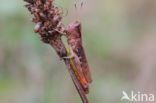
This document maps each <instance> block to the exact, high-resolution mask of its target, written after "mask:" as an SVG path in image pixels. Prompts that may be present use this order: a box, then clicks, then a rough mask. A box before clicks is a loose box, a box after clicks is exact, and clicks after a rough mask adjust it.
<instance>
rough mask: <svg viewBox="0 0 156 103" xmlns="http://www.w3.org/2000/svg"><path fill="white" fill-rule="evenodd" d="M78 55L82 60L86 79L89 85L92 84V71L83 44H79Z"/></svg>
mask: <svg viewBox="0 0 156 103" xmlns="http://www.w3.org/2000/svg"><path fill="white" fill-rule="evenodd" d="M76 53H77V55H78V57H79V59H80V62H81V67H82V70H83V73H84V75H85V78H86V80H87V82H88V83H91V82H92V77H91V73H90V69H89V65H88V61H87V58H86V55H85V51H84V48H83V46H82V42H79V46H78V47H77V52H76Z"/></svg>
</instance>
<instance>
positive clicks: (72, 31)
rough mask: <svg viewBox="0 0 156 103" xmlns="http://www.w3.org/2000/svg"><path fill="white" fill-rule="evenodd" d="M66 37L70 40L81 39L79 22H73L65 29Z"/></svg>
mask: <svg viewBox="0 0 156 103" xmlns="http://www.w3.org/2000/svg"><path fill="white" fill-rule="evenodd" d="M66 30H67V32H68V36H69V37H70V38H73V39H74V38H81V22H80V21H75V22H73V23H71V24H69V26H68V27H67V29H66Z"/></svg>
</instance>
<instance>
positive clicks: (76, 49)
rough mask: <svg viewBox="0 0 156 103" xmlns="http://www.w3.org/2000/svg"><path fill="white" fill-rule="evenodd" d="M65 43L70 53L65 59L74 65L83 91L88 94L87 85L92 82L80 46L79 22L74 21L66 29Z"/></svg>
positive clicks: (81, 46) (83, 52)
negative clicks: (68, 59)
mask: <svg viewBox="0 0 156 103" xmlns="http://www.w3.org/2000/svg"><path fill="white" fill-rule="evenodd" d="M65 32H66V35H65V36H66V37H67V42H68V45H69V48H70V51H71V55H70V56H68V57H65V58H70V61H71V64H72V63H73V64H72V65H74V66H75V67H74V70H75V72H76V75H77V77H78V79H79V81H80V83H81V85H82V87H83V89H84V91H85V93H86V94H87V93H89V85H88V83H91V82H92V77H91V73H90V69H89V66H88V61H87V58H86V55H85V51H84V48H83V45H82V36H81V23H80V21H78V20H77V21H75V22H73V23H71V24H69V26H68V27H67V29H66V31H65Z"/></svg>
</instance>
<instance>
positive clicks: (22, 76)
mask: <svg viewBox="0 0 156 103" xmlns="http://www.w3.org/2000/svg"><path fill="white" fill-rule="evenodd" d="M0 1H1V4H0V103H81V100H80V97H79V95H78V93H77V91H76V89H75V87H74V85H73V83H72V80H71V78H70V75H69V73H68V71H67V69H66V67H65V65H64V63H63V61H60V59H59V58H58V56H57V55H56V53H55V51H54V50H53V49H52V48H51V47H50V46H49V45H47V44H44V43H42V42H41V41H40V40H39V38H38V36H37V34H35V33H34V32H33V28H34V23H32V22H31V21H30V19H31V18H32V15H30V13H29V12H28V10H27V9H26V8H25V7H24V4H26V3H25V2H23V1H22V0H0ZM81 1H83V0H81ZM81 1H80V0H79V1H78V3H79V2H81ZM83 2H84V5H83V8H82V10H81V11H80V13H79V14H80V20H81V22H82V32H83V43H84V48H85V50H86V54H87V57H88V62H89V65H90V69H91V72H92V76H93V82H92V84H91V85H90V93H89V95H88V99H89V100H90V103H125V102H126V101H121V100H120V98H121V97H122V91H123V90H124V91H126V92H127V93H128V94H130V92H131V91H135V92H136V93H137V92H138V91H139V92H141V93H153V94H155V96H156V80H155V79H156V0H84V1H83ZM74 3H75V0H56V3H55V4H56V5H58V6H59V7H61V8H63V9H65V10H66V9H67V10H68V14H67V16H65V17H64V19H63V23H64V24H65V25H68V24H69V23H71V22H73V21H74V20H75V8H74ZM64 12H65V11H64ZM144 103H145V102H144ZM147 103H149V102H147Z"/></svg>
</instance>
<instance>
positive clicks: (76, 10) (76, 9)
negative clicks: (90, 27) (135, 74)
mask: <svg viewBox="0 0 156 103" xmlns="http://www.w3.org/2000/svg"><path fill="white" fill-rule="evenodd" d="M82 7H83V1H81V4H80V8H79V9H78V1H75V15H76V20H78V19H79V18H80V12H81V11H82Z"/></svg>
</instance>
